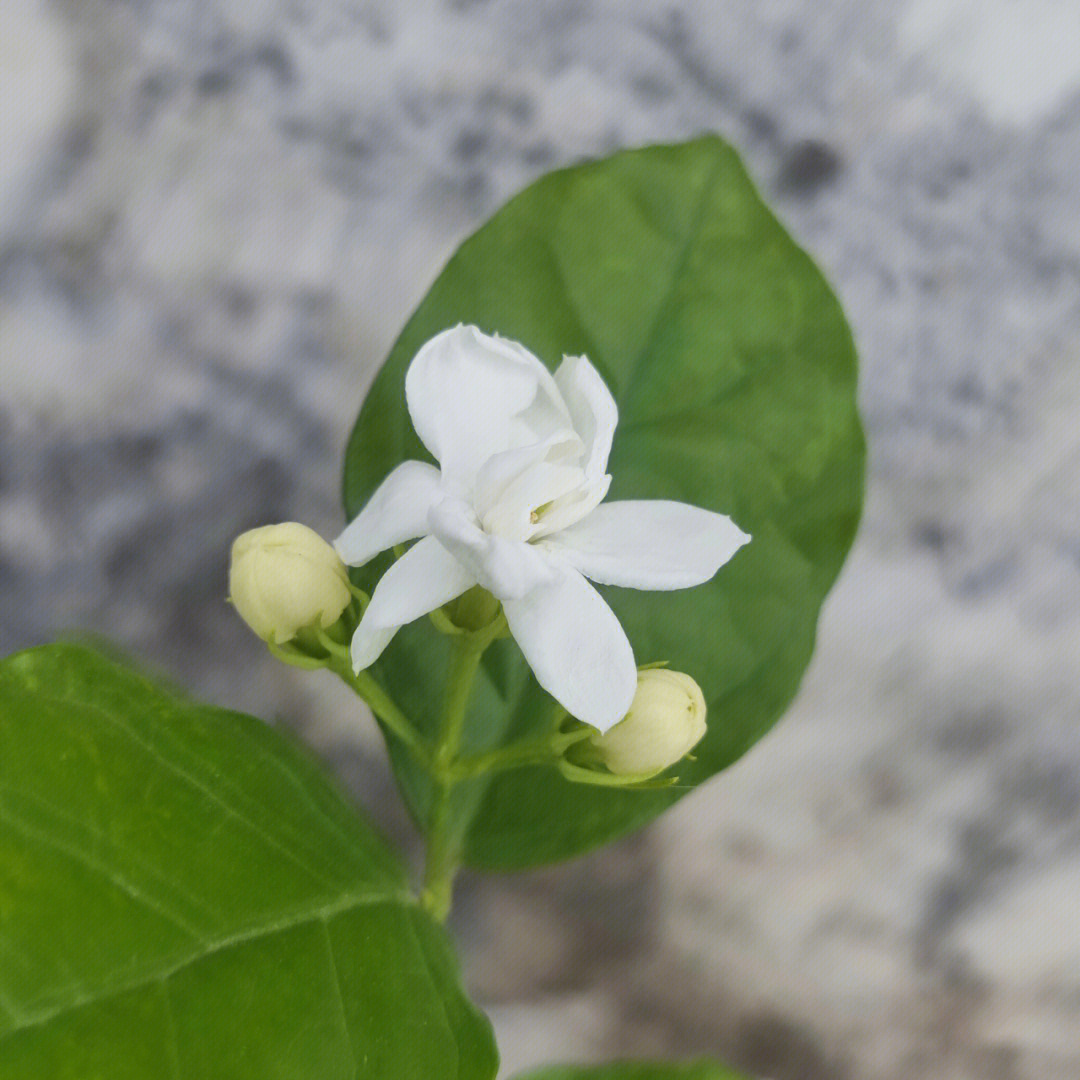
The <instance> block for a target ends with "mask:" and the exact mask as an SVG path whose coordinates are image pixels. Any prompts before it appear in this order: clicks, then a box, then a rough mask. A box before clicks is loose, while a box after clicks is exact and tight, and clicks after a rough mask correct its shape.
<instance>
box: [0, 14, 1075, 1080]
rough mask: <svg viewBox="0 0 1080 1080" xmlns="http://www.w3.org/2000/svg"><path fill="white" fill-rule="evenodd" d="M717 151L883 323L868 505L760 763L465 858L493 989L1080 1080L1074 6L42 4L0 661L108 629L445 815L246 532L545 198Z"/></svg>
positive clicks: (5, 524) (883, 1070)
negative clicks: (518, 202)
mask: <svg viewBox="0 0 1080 1080" xmlns="http://www.w3.org/2000/svg"><path fill="white" fill-rule="evenodd" d="M702 130H716V131H719V132H721V133H722V134H724V135H726V136H727V137H728V138H729V139H731V140H732V141H733V142H734V143H736V144H737V145H738V146H739V147H740V149H741V150H742V152H743V153H744V155H745V157H746V160H747V162H748V165H749V166H750V168H751V171H752V172H753V174H754V175H755V177H756V178H757V180H758V182H759V183H760V185H761V186H762V188H763V190H764V191H765V193H766V194H767V196H768V197H769V198H770V200H771V201H772V202H773V204H774V205H775V207H776V208H777V211H778V212H779V213H780V214H781V216H782V217H783V218H784V220H785V221H786V222H787V223H788V224H789V226H790V227H791V229H792V231H793V232H794V233H795V235H796V236H797V237H798V238H799V239H800V240H801V241H802V242H803V243H804V244H805V245H806V246H807V247H808V248H809V249H810V250H811V251H813V252H814V254H815V256H816V257H817V258H818V260H819V261H820V263H821V264H822V266H823V267H824V268H825V269H826V271H827V272H828V274H829V275H830V277H831V278H832V280H833V282H834V283H835V286H836V288H837V291H838V292H839V294H840V296H841V298H842V299H843V301H844V303H845V305H846V307H847V310H848V312H849V315H850V318H851V321H852V324H853V327H854V330H855V334H856V338H857V341H858V343H859V346H860V351H861V355H862V361H863V380H862V391H861V392H862V402H863V406H864V412H865V417H866V421H867V426H868V431H869V437H870V448H871V470H870V497H869V505H868V511H867V515H866V519H865V523H864V528H863V531H862V534H861V537H860V540H859V542H858V544H857V547H856V551H855V554H854V556H853V558H852V561H851V563H850V566H849V568H848V570H847V571H846V573H845V575H844V577H843V578H842V580H841V583H840V585H839V587H838V589H837V591H836V593H835V595H834V597H833V598H832V600H831V602H830V605H829V607H828V609H827V612H826V616H825V618H824V620H823V623H822V627H821V635H820V646H819V652H818V655H817V657H816V659H815V662H814V665H813V668H812V670H811V672H810V674H809V676H808V678H807V681H806V685H805V687H804V690H803V692H802V693H801V695H800V698H799V700H798V702H797V704H796V706H795V708H794V709H793V711H792V713H791V715H790V717H789V718H788V719H787V720H786V721H785V722H784V723H783V724H782V725H780V726H779V727H778V728H777V729H776V730H775V732H774V733H773V734H772V735H770V736H769V738H768V739H767V740H765V741H764V742H763V743H762V744H761V745H760V746H759V747H758V748H757V749H755V751H754V752H753V753H752V754H750V755H749V756H748V757H747V758H746V759H744V761H743V762H741V763H740V764H739V765H738V766H737V767H736V768H734V769H732V770H731V771H730V772H729V773H728V774H726V775H725V776H723V777H722V778H719V779H717V780H716V781H714V782H713V783H712V784H711V785H709V786H708V787H707V788H705V789H702V790H699V791H698V792H696V793H695V794H694V795H693V796H692V797H690V798H688V799H687V800H686V801H685V802H684V803H682V804H681V805H680V806H679V807H678V808H677V809H676V810H675V811H673V812H672V813H671V814H670V815H668V817H667V818H666V819H665V820H663V821H662V822H661V823H660V824H659V825H658V826H657V827H656V828H654V829H652V830H650V831H648V832H647V833H646V834H645V835H644V836H642V837H638V838H634V839H632V840H630V841H628V842H626V843H623V844H620V845H616V846H615V847H613V848H612V849H610V850H609V851H606V852H602V853H599V854H598V855H596V856H593V857H591V858H589V859H586V860H582V861H580V862H578V863H576V864H574V865H571V866H567V867H562V868H557V869H553V870H549V871H544V872H542V873H537V874H531V875H526V876H523V877H521V878H517V879H503V880H500V881H495V882H486V881H482V880H479V879H477V878H467V879H466V880H465V882H464V885H463V888H462V895H461V904H460V907H459V911H458V914H457V922H458V930H459V931H460V933H461V936H462V940H463V950H464V953H465V958H466V964H467V968H468V971H469V975H470V979H471V980H472V982H473V985H474V987H475V989H476V992H477V994H478V995H479V996H480V997H481V998H482V999H483V1000H484V1001H486V1002H487V1003H489V1004H490V1006H491V1009H492V1015H493V1016H494V1018H495V1020H496V1023H497V1026H498V1027H499V1031H500V1037H501V1038H502V1040H503V1044H504V1049H505V1056H506V1059H507V1064H508V1066H516V1065H524V1064H528V1063H531V1062H534V1061H542V1060H546V1059H550V1058H551V1057H563V1058H589V1057H603V1056H610V1055H613V1054H615V1053H618V1052H622V1053H629V1052H641V1053H693V1052H698V1051H713V1052H716V1053H721V1054H724V1055H726V1056H728V1057H729V1058H731V1059H732V1060H734V1061H737V1062H739V1063H740V1064H742V1065H744V1066H746V1067H747V1068H749V1069H754V1070H757V1071H759V1072H760V1073H761V1074H762V1075H770V1076H772V1077H775V1078H776V1080H819V1078H820V1080H826V1078H829V1080H831V1078H842V1080H917V1078H923V1077H925V1078H935V1080H939V1078H940V1080H1057V1078H1062V1080H1065V1078H1073V1077H1076V1076H1077V1075H1080V913H1078V912H1080V909H1078V907H1077V903H1076V897H1077V895H1078V891H1080V723H1078V721H1080V686H1078V669H1080V540H1078V537H1080V433H1078V432H1080V428H1078V426H1077V424H1076V417H1077V415H1078V410H1080V363H1078V361H1080V213H1078V209H1077V208H1078V206H1080V168H1078V165H1080V157H1078V153H1080V20H1077V18H1076V7H1075V2H1074V0H1027V2H1026V3H1024V4H1019V3H1017V2H1015V0H979V2H978V3H976V2H975V0H937V2H934V3H931V2H930V0H909V2H907V3H901V2H887V0H818V2H816V3H809V2H796V0H771V2H768V3H761V2H752V0H733V2H730V3H725V4H715V3H710V2H708V0H673V2H671V3H667V4H657V3H654V2H645V0H622V2H620V3H613V2H611V3H609V2H603V0H554V2H550V3H536V2H534V0H446V2H441V3H437V2H435V0H397V2H394V0H78V2H76V0H68V2H66V3H62V2H59V0H57V2H54V3H52V4H49V3H47V2H46V0H4V3H3V4H0V140H2V143H3V146H4V152H3V155H2V158H0V364H2V370H3V381H2V383H0V648H3V649H4V650H5V651H7V650H10V649H14V648H19V647H22V646H25V645H28V644H32V643H35V642H39V641H43V640H46V639H48V638H50V637H52V636H55V635H56V634H58V633H61V632H66V631H72V630H76V631H91V632H93V633H100V634H103V635H106V636H108V637H110V638H112V639H114V640H117V641H119V642H121V643H122V644H123V645H125V646H126V647H128V648H130V649H132V650H134V651H135V652H136V653H137V654H139V655H141V656H143V657H144V658H146V659H147V660H149V661H151V662H153V663H155V664H157V665H159V666H161V667H163V668H165V669H166V670H168V671H170V672H172V673H174V674H176V675H178V676H180V677H182V678H184V679H186V680H187V681H188V682H189V683H190V684H191V685H193V686H194V687H195V688H197V689H198V690H199V692H201V693H203V694H205V695H207V696H211V697H214V698H216V699H218V700H223V701H226V702H228V703H230V704H234V705H237V706H240V707H243V708H246V709H249V710H251V711H255V712H260V713H262V714H264V715H268V716H280V717H284V718H287V719H288V720H289V721H290V722H293V723H296V724H298V725H299V726H301V727H302V728H303V729H304V730H306V731H307V732H308V733H309V734H310V736H311V738H312V739H313V740H314V741H315V742H316V743H317V744H318V745H320V746H321V747H323V748H324V750H326V752H327V753H328V754H330V755H331V757H332V758H333V760H334V762H335V764H336V765H337V767H338V768H339V770H340V771H341V773H342V775H343V776H344V777H345V778H346V780H347V781H348V783H349V784H350V785H351V786H352V787H353V788H354V789H355V790H356V791H357V792H358V794H359V795H360V797H361V798H362V799H363V800H364V801H365V802H366V803H367V804H368V805H369V806H370V807H371V808H372V810H373V812H374V813H375V814H376V815H377V816H378V817H379V818H380V820H381V821H382V822H383V823H384V825H385V826H386V827H387V828H388V829H390V830H391V832H392V833H394V834H395V835H397V836H399V837H402V838H406V837H408V835H409V832H408V825H407V822H406V821H405V820H404V817H403V815H402V812H401V811H400V809H398V808H397V804H396V802H395V798H394V796H393V792H392V788H391V786H390V785H389V783H388V781H387V778H386V774H385V770H384V768H383V765H382V763H381V759H380V757H379V751H378V740H377V737H376V736H375V735H374V733H373V732H372V731H371V729H370V727H368V726H367V725H366V724H362V723H357V722H356V720H355V718H354V716H353V714H352V709H351V704H350V702H349V700H348V695H347V694H344V693H343V692H342V691H340V690H339V689H338V688H335V687H333V686H332V685H330V684H329V681H328V680H327V681H326V682H324V681H322V680H320V679H319V678H318V677H297V676H296V674H295V673H293V672H290V671H284V670H282V669H280V668H278V667H276V666H275V665H273V664H271V663H269V662H268V661H267V660H266V659H265V658H264V657H263V656H262V655H261V653H260V649H259V647H258V646H257V643H255V642H254V641H252V640H250V638H249V636H247V635H246V634H245V633H244V631H243V629H242V628H241V627H240V626H239V625H238V622H237V620H236V619H235V617H234V616H233V615H232V613H231V612H230V611H229V610H228V609H227V608H226V607H225V605H224V604H223V602H222V597H223V593H224V575H225V560H226V553H227V547H228V544H229V541H230V539H231V537H232V536H233V535H234V534H235V533H237V532H238V531H240V530H241V529H243V528H245V527H247V526H249V525H253V524H256V523H261V522H265V521H271V520H276V519H281V518H299V519H303V520H305V521H307V522H308V523H310V524H312V525H313V526H314V527H316V528H319V529H321V530H322V531H324V532H325V533H327V534H330V535H332V534H333V533H334V532H335V531H336V530H337V529H338V528H339V527H340V525H341V519H340V511H339V510H338V504H337V498H336V489H337V485H338V482H339V460H340V454H341V449H342V445H343V440H344V437H345V434H346V432H347V430H348V427H349V425H350V423H351V421H352V419H353V417H354V415H355V412H356V409H357V407H358V405H359V402H360V400H361V398H362V395H363V391H364V388H365V386H366V384H367V382H368V380H369V379H370V377H371V374H372V372H373V370H374V368H375V366H376V365H377V364H378V362H379V360H380V359H381V357H382V356H383V355H384V353H385V351H386V349H387V347H388V345H389V343H390V342H391V341H392V339H393V337H394V335H395V334H396V332H397V330H398V329H399V327H400V325H401V324H402V322H403V321H404V319H405V317H406V316H407V314H408V312H409V310H410V309H411V307H412V306H413V305H414V304H415V303H416V301H417V300H418V299H419V298H420V296H421V295H422V294H423V292H424V289H425V288H426V286H427V283H428V282H429V281H430V279H431V278H432V276H433V275H434V274H435V273H436V272H437V269H438V267H439V266H440V264H441V263H442V261H443V260H444V259H445V258H446V257H447V256H448V255H449V253H450V252H451V251H452V250H453V248H454V246H455V245H456V243H457V242H458V241H459V240H460V239H461V238H463V237H464V236H465V235H467V234H468V232H470V231H471V230H472V229H473V228H474V227H475V226H476V225H477V224H478V223H479V222H480V221H481V220H483V218H484V217H485V216H486V215H487V214H489V213H490V212H491V211H492V210H494V209H495V208H496V207H497V206H498V205H499V204H500V203H501V202H502V201H503V200H504V199H505V198H506V197H507V196H509V195H510V194H511V193H513V192H514V191H515V190H517V189H518V188H519V187H521V186H522V185H523V184H525V183H526V182H528V181H529V180H530V179H532V178H533V177H535V176H537V175H539V174H540V173H542V172H544V171H546V170H547V169H549V168H552V167H555V166H557V165H561V164H564V163H567V162H571V161H574V160H577V159H579V158H581V157H583V156H589V155H596V154H602V153H606V152H608V151H610V150H612V149H615V148H617V147H619V146H625V145H633V144H638V143H642V142H647V141H655V140H671V139H677V138H681V137H684V136H689V135H692V134H694V133H696V132H699V131H702ZM712 722H714V723H722V722H723V718H722V717H713V718H712Z"/></svg>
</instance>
